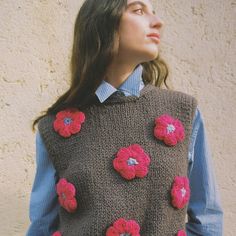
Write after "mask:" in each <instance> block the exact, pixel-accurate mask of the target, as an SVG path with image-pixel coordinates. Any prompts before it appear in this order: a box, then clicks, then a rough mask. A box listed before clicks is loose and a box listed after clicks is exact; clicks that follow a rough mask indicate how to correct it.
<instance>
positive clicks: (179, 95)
mask: <svg viewBox="0 0 236 236" xmlns="http://www.w3.org/2000/svg"><path fill="white" fill-rule="evenodd" d="M152 86H153V89H154V90H155V91H156V94H159V95H160V94H161V95H162V96H163V97H165V98H166V99H171V100H173V101H178V102H181V101H183V102H186V101H189V102H192V103H194V104H195V105H197V104H198V100H197V98H196V97H195V96H193V95H191V94H189V93H186V92H183V91H180V90H174V89H166V88H159V87H156V86H154V85H152Z"/></svg>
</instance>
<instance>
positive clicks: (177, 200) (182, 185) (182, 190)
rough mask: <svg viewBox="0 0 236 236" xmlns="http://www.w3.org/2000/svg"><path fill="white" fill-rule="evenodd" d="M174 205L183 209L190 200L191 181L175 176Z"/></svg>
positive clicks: (173, 187) (172, 192)
mask: <svg viewBox="0 0 236 236" xmlns="http://www.w3.org/2000/svg"><path fill="white" fill-rule="evenodd" d="M171 197H172V205H173V206H174V207H176V208H178V209H181V208H183V207H184V206H185V205H186V203H187V202H188V201H189V198H190V187H189V179H188V177H185V176H175V178H174V183H173V185H172V189H171Z"/></svg>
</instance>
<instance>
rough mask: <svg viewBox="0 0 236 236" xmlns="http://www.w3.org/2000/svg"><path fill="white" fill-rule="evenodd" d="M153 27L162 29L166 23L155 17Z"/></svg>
mask: <svg viewBox="0 0 236 236" xmlns="http://www.w3.org/2000/svg"><path fill="white" fill-rule="evenodd" d="M151 24H152V27H158V28H161V27H162V26H163V25H164V21H163V20H162V19H161V18H160V17H159V16H157V15H154V16H153V20H152V23H151Z"/></svg>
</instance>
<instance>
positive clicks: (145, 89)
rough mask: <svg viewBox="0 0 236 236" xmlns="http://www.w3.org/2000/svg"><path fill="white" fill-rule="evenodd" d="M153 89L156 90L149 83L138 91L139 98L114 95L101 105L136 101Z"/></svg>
mask: <svg viewBox="0 0 236 236" xmlns="http://www.w3.org/2000/svg"><path fill="white" fill-rule="evenodd" d="M155 88H156V86H154V85H152V84H150V83H147V84H145V85H144V87H143V88H142V89H141V90H140V95H139V97H137V96H135V95H130V96H125V95H123V96H121V95H120V94H119V93H114V94H112V95H111V96H110V97H108V98H107V99H106V100H105V101H104V102H103V103H102V104H113V103H125V102H132V101H137V100H139V99H141V98H142V97H144V96H145V95H146V94H148V93H149V92H151V91H153V90H154V89H155Z"/></svg>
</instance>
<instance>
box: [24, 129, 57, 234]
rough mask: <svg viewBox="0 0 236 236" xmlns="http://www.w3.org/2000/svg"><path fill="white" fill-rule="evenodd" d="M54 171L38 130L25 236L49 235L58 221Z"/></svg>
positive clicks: (54, 229)
mask: <svg viewBox="0 0 236 236" xmlns="http://www.w3.org/2000/svg"><path fill="white" fill-rule="evenodd" d="M56 181H57V175H56V171H55V169H54V167H53V164H52V162H51V161H50V159H49V157H48V153H47V150H46V148H45V146H44V143H43V140H42V138H41V136H40V133H39V131H37V133H36V174H35V178H34V182H33V187H32V191H31V195H30V206H29V218H30V222H31V223H30V226H29V228H28V230H27V232H26V236H50V235H52V233H53V232H54V231H56V228H57V226H58V223H59V216H58V210H59V204H58V200H57V193H56V188H55V183H56Z"/></svg>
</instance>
